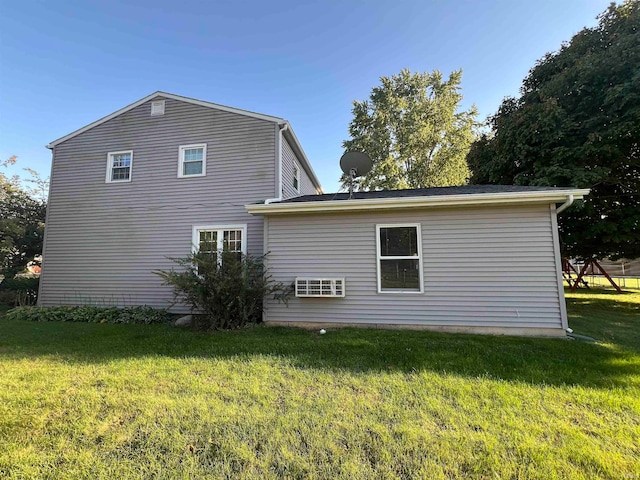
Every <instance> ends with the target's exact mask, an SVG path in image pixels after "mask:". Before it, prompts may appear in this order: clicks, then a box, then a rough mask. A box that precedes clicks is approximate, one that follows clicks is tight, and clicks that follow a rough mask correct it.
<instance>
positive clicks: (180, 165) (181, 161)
mask: <svg viewBox="0 0 640 480" xmlns="http://www.w3.org/2000/svg"><path fill="white" fill-rule="evenodd" d="M192 148H202V173H195V174H192V175H183V173H182V172H183V171H184V170H183V168H184V151H185V150H189V149H192ZM206 174H207V144H206V143H197V144H194V145H180V146H179V147H178V178H191V177H204V176H205V175H206Z"/></svg>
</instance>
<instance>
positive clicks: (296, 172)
mask: <svg viewBox="0 0 640 480" xmlns="http://www.w3.org/2000/svg"><path fill="white" fill-rule="evenodd" d="M293 178H294V179H295V180H296V181H297V182H298V187H297V188H296V187H293V189H294V190H295V191H296V192H298V193H300V164H299V163H298V162H297V161H296V160H294V161H293ZM292 186H293V185H292Z"/></svg>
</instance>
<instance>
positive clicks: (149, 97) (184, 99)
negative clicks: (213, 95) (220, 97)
mask: <svg viewBox="0 0 640 480" xmlns="http://www.w3.org/2000/svg"><path fill="white" fill-rule="evenodd" d="M156 97H163V98H170V99H173V100H178V101H180V102H185V103H191V104H193V105H200V106H203V107H208V108H215V109H217V110H222V111H224V112H229V113H236V114H238V115H244V116H247V117H252V118H257V119H260V120H265V121H268V122H273V123H278V124H281V123H285V122H286V120H285V119H284V118H280V117H274V116H271V115H264V114H262V113H256V112H251V111H249V110H242V109H239V108H233V107H227V106H226V105H219V104H217V103H212V102H205V101H203V100H197V99H195V98H189V97H183V96H180V95H174V94H173V93H166V92H161V91H157V92H154V93H152V94H151V95H147V96H146V97H144V98H141V99H140V100H138V101H136V102H133V103H132V104H130V105H127V106H126V107H124V108H121V109H120V110H117V111H115V112H113V113H112V114H110V115H107V116H105V117H102V118H100V119H99V120H96V121H95V122H93V123H90V124H89V125H86V126H84V127H82V128H79V129H78V130H75V131H73V132H71V133H69V134H68V135H65V136H64V137H60V138H58V139H57V140H54V141H53V142H51V143H49V144H48V145H47V148H53V147H55V146H56V145H59V144H60V143H62V142H65V141H67V140H69V139H71V138H73V137H76V136H78V135H80V134H81V133H84V132H86V131H87V130H90V129H92V128H94V127H97V126H98V125H102V124H103V123H105V122H107V121H109V120H111V119H112V118H115V117H117V116H119V115H122V114H123V113H126V112H128V111H130V110H133V109H134V108H136V107H138V106H140V105H142V104H144V103H146V102H148V101H150V100H153V99H154V98H156Z"/></svg>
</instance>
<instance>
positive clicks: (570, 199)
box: [556, 194, 573, 215]
mask: <svg viewBox="0 0 640 480" xmlns="http://www.w3.org/2000/svg"><path fill="white" fill-rule="evenodd" d="M571 205H573V194H571V195H569V197H567V201H566V202H564V203H563V204H562V205H560V206H559V207H558V208H557V209H556V215H557V214H559V213H561V212H564V211H565V210H566V209H567V208H569V207H570V206H571Z"/></svg>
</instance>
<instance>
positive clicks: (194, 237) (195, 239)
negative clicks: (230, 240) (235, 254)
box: [191, 223, 247, 255]
mask: <svg viewBox="0 0 640 480" xmlns="http://www.w3.org/2000/svg"><path fill="white" fill-rule="evenodd" d="M200 230H217V231H218V245H217V248H216V250H222V249H223V247H224V244H223V242H224V235H223V234H221V232H223V231H224V230H242V249H241V251H242V253H243V254H244V255H246V254H247V224H246V223H241V224H236V225H194V226H193V231H192V234H191V243H192V245H191V251H192V252H193V253H198V250H199V246H200V235H199V232H200Z"/></svg>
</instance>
